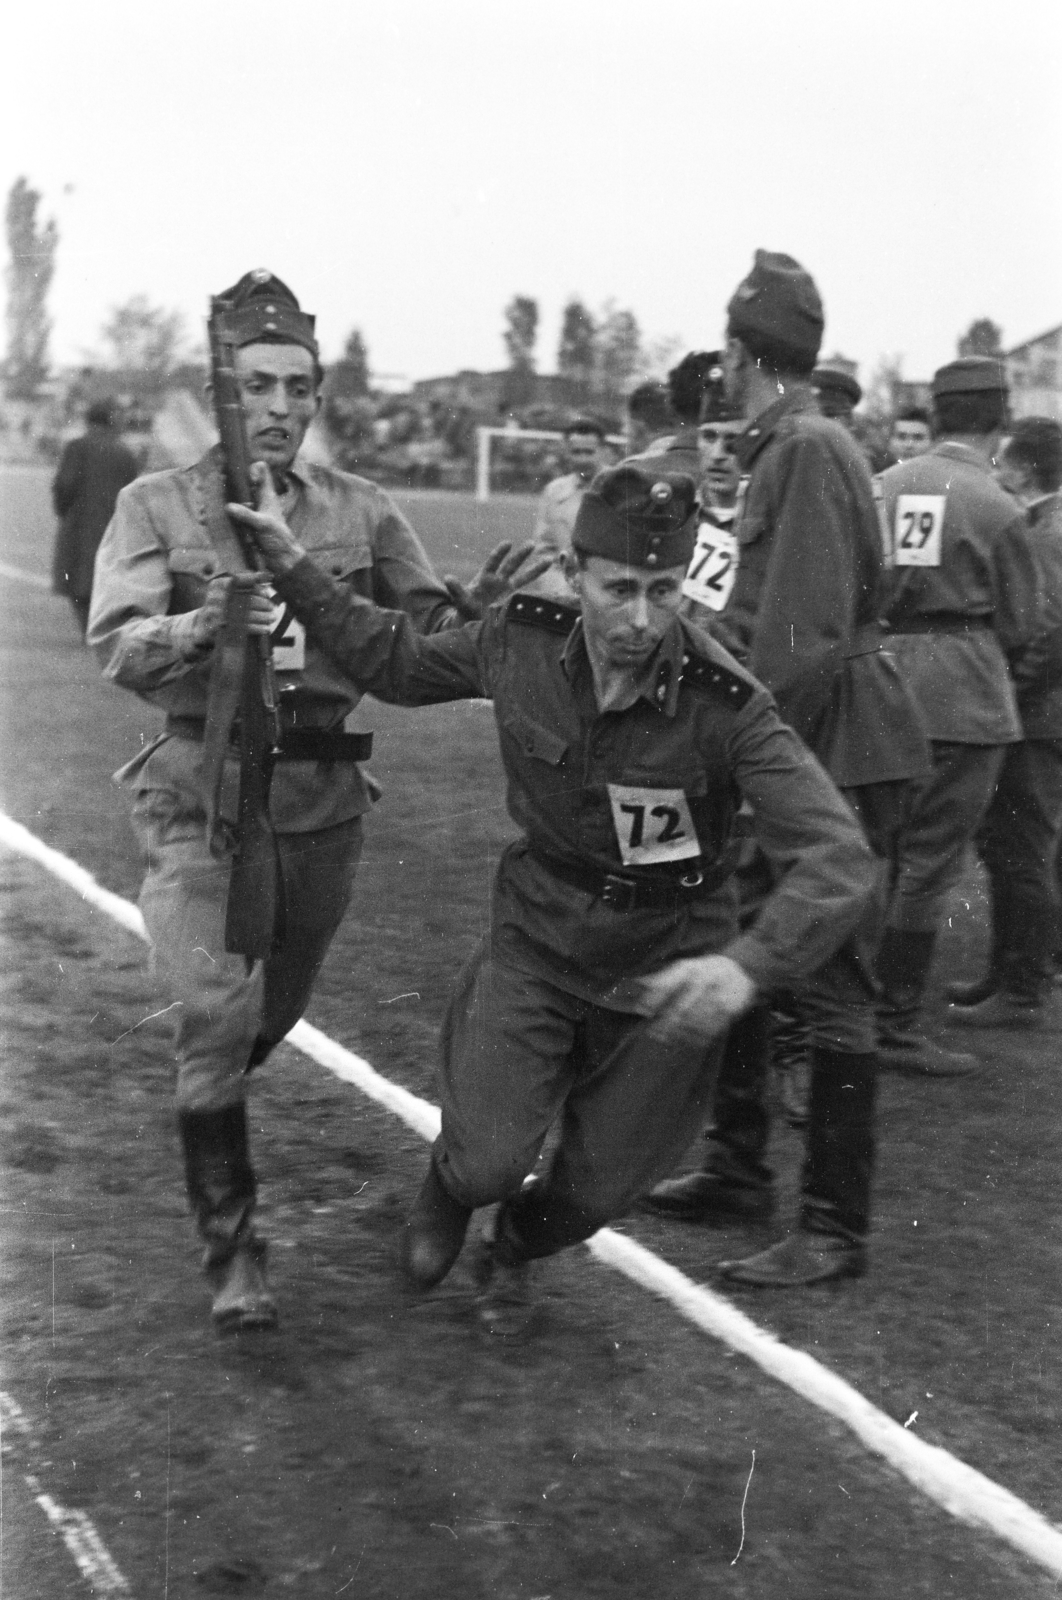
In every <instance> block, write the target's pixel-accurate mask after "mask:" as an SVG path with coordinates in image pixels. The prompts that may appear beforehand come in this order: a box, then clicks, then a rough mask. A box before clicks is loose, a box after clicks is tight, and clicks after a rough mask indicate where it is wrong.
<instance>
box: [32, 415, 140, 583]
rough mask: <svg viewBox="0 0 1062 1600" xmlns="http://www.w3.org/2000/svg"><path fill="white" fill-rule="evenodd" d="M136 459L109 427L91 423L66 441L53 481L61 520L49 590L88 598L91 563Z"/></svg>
mask: <svg viewBox="0 0 1062 1600" xmlns="http://www.w3.org/2000/svg"><path fill="white" fill-rule="evenodd" d="M136 471H137V468H136V460H135V458H134V456H133V453H132V451H131V450H127V449H126V447H125V445H124V444H122V442H121V440H120V439H118V438H117V436H116V435H115V433H114V432H113V431H112V429H110V428H101V427H90V428H89V431H88V433H86V434H85V435H84V436H83V437H82V438H80V439H71V441H70V443H69V444H68V445H67V446H66V448H65V450H64V451H63V454H62V457H61V459H60V461H59V470H58V472H57V473H56V475H55V481H54V483H53V484H52V504H53V505H54V507H55V509H56V512H57V514H58V516H59V518H60V522H59V532H58V534H57V536H56V541H55V551H54V554H53V558H52V590H53V592H54V593H55V594H65V595H70V596H71V597H72V598H73V599H75V600H87V599H88V598H89V596H90V595H91V593H92V564H93V562H94V560H95V558H96V551H97V549H98V548H99V543H100V540H101V539H102V538H103V535H104V532H105V530H106V527H107V524H108V522H110V520H111V516H112V514H113V512H114V502H115V500H116V499H117V498H118V495H119V493H120V491H121V490H122V489H124V488H125V486H126V484H127V483H132V481H133V479H134V478H135V477H136Z"/></svg>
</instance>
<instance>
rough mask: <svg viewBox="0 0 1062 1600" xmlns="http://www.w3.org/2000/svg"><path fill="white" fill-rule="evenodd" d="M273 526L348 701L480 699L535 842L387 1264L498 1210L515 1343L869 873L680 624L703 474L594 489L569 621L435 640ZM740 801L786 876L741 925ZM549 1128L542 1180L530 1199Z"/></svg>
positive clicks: (452, 1014) (501, 626) (429, 1261)
mask: <svg viewBox="0 0 1062 1600" xmlns="http://www.w3.org/2000/svg"><path fill="white" fill-rule="evenodd" d="M263 506H264V509H266V510H268V511H269V513H270V514H269V515H263V514H258V515H256V514H255V513H253V512H243V511H240V512H237V511H236V510H235V509H234V511H233V514H234V515H239V516H241V517H242V519H243V520H244V521H245V522H246V523H247V524H248V525H249V526H251V527H252V528H254V529H255V530H256V537H257V538H258V540H259V544H260V548H261V549H262V551H263V553H264V555H265V558H266V561H267V563H268V565H269V567H270V568H271V570H272V572H273V574H274V577H275V581H276V584H277V588H278V590H279V591H280V593H281V594H282V595H283V597H284V598H285V599H286V600H287V601H288V602H290V603H291V605H292V606H293V607H294V610H295V612H296V614H297V615H298V616H299V617H301V618H302V620H303V621H304V622H305V623H306V626H307V628H308V630H309V633H310V636H311V637H312V638H314V639H315V640H316V641H317V643H318V645H319V646H320V647H322V648H324V649H325V650H326V651H328V652H329V654H330V655H331V657H332V658H333V659H334V661H335V662H336V663H337V665H338V666H340V667H341V668H342V670H343V671H344V672H346V673H348V674H349V675H350V676H351V677H352V678H353V679H354V681H355V682H357V683H359V684H361V685H362V686H363V687H364V688H365V689H366V690H369V691H370V692H372V693H373V694H376V695H378V696H379V697H381V698H383V699H387V700H394V701H397V702H398V703H400V704H406V705H422V704H427V703H431V702H436V701H443V700H453V699H460V698H463V697H466V696H479V695H489V696H491V697H492V698H493V701H494V710H495V717H496V720H497V724H498V736H499V741H500V745H501V753H502V759H503V761H504V764H505V769H506V776H507V780H508V794H509V808H510V811H511V814H512V816H513V818H514V820H515V821H516V822H517V823H518V824H519V826H520V828H521V830H522V836H521V838H520V839H519V840H517V842H516V843H514V844H513V845H511V846H510V847H509V849H508V850H507V851H506V853H505V855H504V856H503V858H502V861H501V864H500V866H499V870H498V874H497V878H496V881H495V887H494V897H493V906H492V915H491V929H490V933H489V934H488V936H487V938H486V940H485V941H484V944H483V946H482V947H481V949H480V951H479V952H478V954H477V955H476V956H475V957H474V958H473V960H472V961H471V963H470V964H469V966H468V967H467V968H466V970H465V972H464V974H463V975H462V977H461V978H460V980H459V982H458V986H457V990H456V992H455V994H454V997H453V999H452V1001H451V1004H450V1009H449V1013H448V1015H447V1018H446V1022H445V1024H444V1027H443V1036H442V1064H441V1069H440V1079H439V1088H440V1095H441V1099H442V1133H441V1136H440V1138H439V1139H438V1141H437V1142H436V1145H435V1148H434V1152H433V1155H432V1161H431V1166H430V1169H429V1172H428V1175H427V1177H426V1179H425V1182H424V1185H423V1188H422V1190H421V1193H420V1196H419V1198H418V1200H417V1202H416V1205H415V1206H414V1208H413V1211H412V1213H411V1215H410V1217H409V1220H408V1222H407V1224H406V1229H405V1233H404V1238H403V1248H402V1259H403V1263H404V1267H405V1271H406V1274H407V1276H408V1278H409V1279H410V1281H411V1282H412V1283H413V1284H414V1285H415V1286H416V1287H417V1288H419V1289H428V1288H431V1287H432V1286H433V1285H434V1284H436V1283H438V1282H440V1281H441V1279H442V1278H443V1277H445V1275H446V1273H447V1272H448V1271H449V1270H450V1268H451V1266H452V1265H453V1263H454V1261H455V1260H456V1259H457V1256H458V1253H459V1252H460V1250H461V1247H462V1243H463V1241H464V1238H465V1234H466V1230H467V1228H468V1224H469V1220H470V1218H471V1215H472V1211H473V1208H475V1207H479V1206H486V1205H489V1204H491V1203H493V1202H500V1204H499V1206H498V1210H497V1212H496V1213H495V1215H494V1217H493V1220H492V1222H491V1224H490V1226H489V1229H488V1232H487V1234H486V1235H485V1236H484V1238H483V1240H482V1241H481V1242H480V1243H479V1245H478V1246H477V1252H476V1272H477V1277H478V1279H479V1282H480V1285H481V1290H482V1293H483V1307H482V1309H483V1316H484V1319H485V1321H486V1324H487V1326H488V1327H489V1328H491V1329H492V1330H494V1331H510V1330H511V1329H512V1326H513V1321H514V1320H515V1321H516V1322H517V1323H518V1324H519V1323H522V1321H523V1317H524V1314H525V1311H526V1295H527V1282H526V1279H527V1266H528V1263H529V1262H530V1261H532V1260H534V1259H535V1258H536V1257H541V1256H548V1255H551V1254H553V1253H554V1252H556V1251H558V1250H560V1249H562V1248H564V1247H565V1246H567V1245H570V1244H574V1243H576V1242H577V1241H578V1240H580V1239H585V1238H588V1237H589V1236H590V1235H591V1234H592V1233H594V1232H595V1231H596V1230H597V1229H598V1228H599V1227H601V1226H602V1225H603V1224H604V1223H606V1222H607V1221H608V1220H609V1219H610V1218H612V1217H615V1216H618V1215H621V1214H622V1213H623V1212H624V1211H625V1210H626V1209H628V1208H629V1207H630V1205H631V1204H632V1203H633V1202H634V1201H635V1200H636V1199H637V1197H638V1195H639V1194H640V1193H641V1192H642V1191H643V1190H644V1189H645V1188H646V1187H647V1186H648V1185H650V1184H651V1183H652V1182H653V1181H654V1179H655V1178H657V1177H658V1176H660V1174H661V1173H663V1172H666V1171H667V1170H668V1168H669V1167H670V1165H671V1164H672V1162H673V1161H674V1160H675V1158H676V1156H677V1155H678V1153H679V1151H680V1150H681V1149H682V1148H683V1146H684V1145H685V1144H686V1143H687V1142H688V1139H689V1129H690V1126H691V1124H694V1123H695V1122H696V1120H697V1119H698V1118H699V1116H700V1115H701V1114H702V1113H703V1111H704V1109H705V1107H706V1105H707V1103H708V1099H709V1097H710V1092H711V1083H712V1075H713V1070H714V1065H715V1051H714V1050H713V1051H711V1052H710V1053H709V1054H707V1055H706V1052H705V1045H706V1044H709V1043H710V1042H711V1041H713V1040H716V1039H718V1037H719V1035H720V1034H721V1033H722V1032H723V1030H724V1029H725V1028H726V1026H727V1024H728V1023H729V1022H730V1021H732V1020H733V1019H734V1018H735V1017H737V1016H738V1015H739V1014H741V1013H742V1012H744V1011H745V1010H746V1009H747V1008H748V1007H749V1005H750V1004H752V1002H753V1000H754V998H755V995H756V993H757V991H758V990H760V989H763V988H767V989H770V988H773V987H775V986H777V985H785V984H789V983H793V982H796V981H799V980H800V979H802V978H803V977H804V976H805V975H807V974H808V973H810V972H812V971H813V970H814V969H815V968H817V967H820V966H821V965H822V963H823V961H824V959H825V958H826V956H827V955H828V954H829V952H830V950H831V949H832V948H833V947H834V946H835V945H836V944H837V943H839V942H840V940H841V939H843V938H844V936H845V934H846V933H847V932H848V931H849V930H850V929H851V928H852V927H853V925H854V924H855V922H856V921H857V919H858V918H859V916H860V915H861V913H862V910H863V906H864V904H865V901H866V898H867V896H868V894H869V893H870V892H871V890H872V885H873V878H874V866H873V858H872V857H871V855H870V852H869V851H868V849H867V847H866V845H865V843H864V842H863V839H862V837H861V834H860V830H859V827H858V825H857V823H856V821H855V819H854V817H853V816H852V814H851V812H850V811H849V809H848V808H847V807H846V806H845V804H844V802H843V801H842V800H841V798H840V796H839V795H838V794H837V792H836V790H835V789H834V787H833V785H832V784H831V783H830V782H829V780H828V779H827V778H826V776H825V774H824V773H823V772H822V770H821V768H820V767H819V765H818V763H817V762H815V761H814V760H813V758H812V757H811V756H810V755H809V754H808V753H807V751H806V750H805V749H804V747H803V746H802V745H801V743H800V741H799V740H798V739H797V738H796V737H795V736H794V735H793V734H792V733H791V731H790V730H789V729H788V728H786V727H785V726H784V725H783V723H782V722H781V720H780V718H779V716H778V713H777V711H776V709H775V707H774V704H773V702H772V700H771V698H770V696H769V695H768V694H767V693H766V691H765V690H764V689H762V688H761V686H760V685H758V684H757V683H756V682H755V680H754V679H752V678H751V677H750V676H749V675H748V674H747V673H746V672H744V671H743V670H742V669H741V668H739V667H738V666H737V665H736V664H735V663H734V662H733V660H732V659H731V658H730V657H729V656H728V655H727V654H726V652H725V651H723V650H722V649H721V648H720V647H719V646H717V645H716V644H715V643H714V642H712V641H711V640H709V639H708V638H707V637H706V636H705V635H704V634H702V633H701V632H700V631H699V630H698V629H696V628H693V627H691V626H690V625H689V624H687V623H685V622H684V621H682V620H681V619H680V617H679V614H678V613H679V609H680V607H681V604H682V585H683V581H684V578H685V575H686V569H687V566H688V563H689V559H690V554H691V551H692V547H693V539H694V529H695V523H696V498H695V489H694V484H693V480H692V479H690V478H687V477H685V476H681V475H676V476H668V477H663V476H660V475H658V474H657V473H656V472H655V471H644V470H641V469H640V468H638V467H637V466H636V465H633V464H628V465H625V466H622V467H618V468H615V469H613V470H610V471H607V472H603V473H602V474H601V475H600V476H599V477H598V478H597V479H596V480H595V483H594V485H593V487H592V488H591V489H590V490H588V491H587V493H586V495H585V496H584V497H583V502H582V505H581V506H580V508H579V515H578V517H577V519H576V523H575V528H574V531H573V538H572V543H573V551H574V553H573V554H571V555H569V556H568V557H567V558H566V564H567V566H568V569H569V577H570V581H571V583H572V585H573V587H574V588H575V590H576V592H577V593H578V596H579V598H580V602H581V608H582V609H581V615H580V613H579V612H577V611H576V610H574V609H570V608H567V607H564V606H561V605H557V604H555V603H553V602H551V601H548V600H545V599H542V598H538V597H533V596H527V595H517V596H516V597H515V598H514V599H513V600H511V601H510V602H509V604H508V605H507V606H506V607H505V608H501V607H496V608H494V610H493V611H491V612H490V613H489V614H488V616H487V618H486V619H485V620H484V621H483V622H482V623H476V624H470V625H469V626H467V627H466V628H463V629H461V630H458V631H455V632H451V633H448V634H445V635H441V634H440V635H437V636H435V637H434V638H431V639H423V638H418V637H417V635H416V633H415V632H414V630H413V629H412V628H411V627H410V626H409V623H408V621H407V620H406V619H405V618H404V617H402V616H400V615H399V614H397V613H395V612H382V611H378V610H376V609H374V608H373V607H372V606H371V605H370V604H368V603H367V602H366V601H364V600H361V599H358V598H356V597H355V596H353V595H352V594H351V593H350V592H349V591H345V590H344V589H343V588H342V587H341V586H339V585H337V584H336V583H335V581H334V580H333V579H332V578H331V577H330V576H329V574H328V573H327V571H325V570H323V569H322V568H321V567H320V565H319V564H315V563H314V562H313V561H311V560H309V559H307V556H306V553H305V552H304V551H303V550H302V549H301V548H300V546H299V544H298V543H297V542H296V540H295V539H294V538H293V537H292V535H291V534H290V533H289V532H288V530H287V529H286V528H285V526H284V524H283V522H282V521H280V520H279V518H278V517H277V515H276V505H275V502H273V501H272V499H271V498H269V497H268V495H267V498H266V499H265V500H264V501H263ZM740 797H743V798H744V799H746V800H747V801H748V802H749V803H750V805H751V809H752V813H753V816H754V819H755V828H756V833H757V837H758V839H759V842H760V844H761V846H762V848H763V850H764V851H765V852H766V854H767V855H768V856H769V858H770V859H771V861H772V862H773V864H774V867H775V870H776V874H777V877H776V881H775V884H774V886H773V888H772V890H771V892H770V893H769V894H768V895H767V897H766V899H765V901H764V903H763V905H762V906H761V908H760V910H759V914H758V915H757V916H756V918H755V919H754V920H753V921H752V923H751V926H750V927H748V928H747V929H746V930H745V931H744V932H739V930H738V925H737V919H736V903H735V895H734V892H733V886H732V884H731V883H730V882H729V881H728V880H729V876H730V872H731V868H732V864H733V863H732V844H733V823H734V812H735V807H736V800H737V799H738V798H740ZM647 1018H648V1019H651V1021H650V1022H648V1023H647V1021H646V1019H647ZM558 1117H559V1118H560V1126H561V1138H560V1143H559V1146H558V1148H557V1150H556V1153H555V1154H554V1156H553V1159H552V1162H551V1164H550V1167H549V1169H548V1171H547V1172H546V1173H545V1174H544V1175H543V1176H542V1177H541V1178H540V1179H539V1180H538V1181H536V1182H534V1183H532V1184H530V1185H529V1186H526V1187H525V1186H524V1180H525V1178H526V1177H527V1176H528V1174H529V1173H530V1172H531V1170H532V1168H533V1167H534V1165H535V1162H536V1159H537V1157H538V1155H539V1152H540V1150H541V1148H542V1144H543V1141H544V1140H545V1137H546V1134H547V1131H548V1130H549V1128H550V1126H551V1125H552V1124H553V1123H554V1121H555V1120H556V1119H557V1118H558Z"/></svg>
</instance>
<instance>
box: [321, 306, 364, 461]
mask: <svg viewBox="0 0 1062 1600" xmlns="http://www.w3.org/2000/svg"><path fill="white" fill-rule="evenodd" d="M321 414H322V417H323V419H324V424H325V427H326V428H327V429H328V431H329V433H330V434H331V435H332V437H333V439H334V440H336V441H337V442H338V443H340V444H341V445H342V446H344V450H343V453H342V454H343V464H344V466H347V467H354V466H356V465H357V464H358V463H359V461H366V460H368V459H369V458H370V457H371V455H372V453H373V449H374V445H375V436H374V431H373V422H374V420H375V415H376V413H375V410H374V407H373V404H372V401H371V400H370V398H369V351H368V348H367V346H366V344H365V340H364V338H363V336H362V334H361V330H360V329H358V328H355V329H354V331H353V332H352V333H351V335H350V337H349V338H348V339H347V342H346V344H345V345H344V346H343V354H342V355H341V356H340V358H339V360H338V361H335V362H333V364H332V365H331V366H330V367H329V369H328V373H327V376H326V378H325V391H324V406H323V408H322V413H321Z"/></svg>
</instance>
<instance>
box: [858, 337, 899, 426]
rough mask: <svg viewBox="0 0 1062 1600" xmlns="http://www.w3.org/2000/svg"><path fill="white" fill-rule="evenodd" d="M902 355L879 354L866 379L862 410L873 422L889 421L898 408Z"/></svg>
mask: <svg viewBox="0 0 1062 1600" xmlns="http://www.w3.org/2000/svg"><path fill="white" fill-rule="evenodd" d="M902 384H903V356H902V355H899V354H897V355H892V356H881V357H879V359H878V363H877V366H876V367H875V368H874V370H873V372H872V373H871V374H870V378H869V379H868V381H867V386H866V392H865V394H864V396H863V410H864V411H865V413H866V415H867V416H868V417H872V418H873V419H874V421H875V422H889V423H891V421H892V419H893V417H894V416H895V415H896V413H897V411H898V410H899V409H900V391H901V387H902Z"/></svg>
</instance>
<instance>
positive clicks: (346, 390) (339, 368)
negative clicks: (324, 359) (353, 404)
mask: <svg viewBox="0 0 1062 1600" xmlns="http://www.w3.org/2000/svg"><path fill="white" fill-rule="evenodd" d="M328 391H329V393H330V394H336V395H343V397H344V398H345V399H348V400H357V399H360V398H361V397H362V396H364V395H367V394H368V392H369V351H368V346H367V345H366V343H365V340H364V337H363V336H362V332H361V329H360V328H355V329H354V331H353V332H352V333H351V335H350V337H349V338H348V339H347V342H346V344H345V345H344V346H343V354H342V355H341V356H340V358H339V360H338V361H335V362H333V364H332V365H331V366H330V367H329V369H328Z"/></svg>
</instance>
